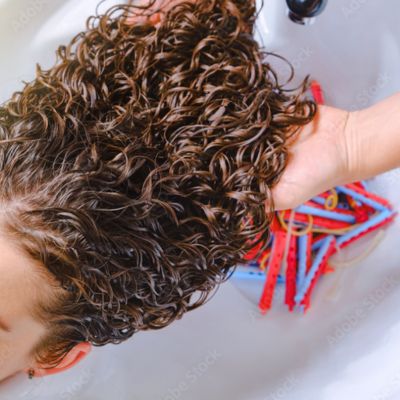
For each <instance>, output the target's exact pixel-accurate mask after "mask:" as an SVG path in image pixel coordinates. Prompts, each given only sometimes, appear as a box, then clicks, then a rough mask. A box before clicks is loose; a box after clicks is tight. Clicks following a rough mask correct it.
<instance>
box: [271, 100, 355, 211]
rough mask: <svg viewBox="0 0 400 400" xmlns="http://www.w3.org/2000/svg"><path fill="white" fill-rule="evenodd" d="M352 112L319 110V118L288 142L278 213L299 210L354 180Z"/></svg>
mask: <svg viewBox="0 0 400 400" xmlns="http://www.w3.org/2000/svg"><path fill="white" fill-rule="evenodd" d="M352 119H353V115H352V113H351V112H348V111H344V110H341V109H338V108H334V107H328V106H322V105H320V106H318V111H317V114H316V116H315V118H314V119H313V120H312V121H311V122H310V123H309V124H307V125H305V126H304V127H302V128H301V130H300V131H299V133H298V135H297V136H296V137H295V138H294V139H290V140H289V141H288V149H289V161H288V165H287V167H286V169H285V170H284V172H283V174H282V176H281V178H280V180H279V182H278V183H277V184H276V185H275V186H274V187H273V188H272V197H273V200H274V209H275V210H286V209H289V208H295V207H297V206H299V205H300V204H302V203H304V202H305V201H307V200H309V199H310V198H312V197H314V196H316V195H318V194H320V193H322V192H324V191H326V190H328V189H331V188H332V187H334V186H337V185H339V184H345V183H349V182H351V181H352V180H353V176H352V160H351V157H352V154H353V151H352V150H351V140H349V132H350V131H351V127H350V124H352Z"/></svg>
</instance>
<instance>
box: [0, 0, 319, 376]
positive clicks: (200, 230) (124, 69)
mask: <svg viewBox="0 0 400 400" xmlns="http://www.w3.org/2000/svg"><path fill="white" fill-rule="evenodd" d="M135 10H136V9H135V7H134V6H127V5H118V6H114V7H112V8H110V9H109V10H108V11H107V12H106V13H105V14H103V15H101V16H99V17H96V18H94V17H92V18H90V19H89V20H88V24H87V30H86V31H85V32H82V33H80V34H79V35H77V36H76V37H75V38H74V39H73V40H72V41H71V43H70V44H69V45H68V46H61V47H59V49H58V50H57V56H58V59H57V62H56V64H55V65H54V67H52V68H51V69H49V70H47V71H44V70H42V69H41V68H40V67H39V66H38V67H37V74H36V78H35V79H34V80H33V81H32V82H30V83H26V84H25V87H24V88H23V89H22V90H21V91H20V92H17V93H14V94H13V96H12V97H11V98H10V100H9V101H8V102H6V103H5V104H3V106H2V107H0V187H1V191H0V204H1V208H2V212H1V216H2V218H1V226H0V228H1V232H2V236H1V237H2V238H4V242H2V243H3V245H4V246H5V247H6V248H7V249H8V251H9V252H10V259H9V260H8V261H6V259H4V260H2V261H3V264H4V265H2V267H4V273H2V278H0V280H3V281H2V282H1V284H2V285H3V284H5V282H7V279H9V278H8V276H10V277H11V278H12V277H14V280H11V278H10V282H9V284H7V287H8V293H9V296H8V297H7V296H5V297H4V299H3V298H1V303H0V307H1V308H0V312H1V310H2V309H7V307H8V303H9V304H12V303H13V301H14V300H15V299H16V298H17V297H18V299H17V300H15V301H17V302H19V303H18V304H19V307H20V312H19V311H18V310H17V308H16V309H15V311H12V310H13V307H11V306H10V307H9V313H8V314H9V316H8V318H10V320H11V319H12V320H14V321H16V323H18V321H19V320H20V319H19V315H20V316H21V321H22V318H23V315H25V317H24V318H27V319H29V321H30V322H29V323H32V327H33V326H35V332H36V333H35V335H34V338H33V337H31V338H30V339H29V340H30V342H29V343H26V344H25V347H26V348H25V349H24V357H22V356H21V357H22V358H21V362H20V363H19V364H18V365H16V366H15V371H16V370H18V368H19V369H22V368H28V367H34V368H37V369H39V371H41V372H40V374H41V373H43V374H44V373H45V371H46V368H48V369H47V371H50V373H52V372H56V371H58V370H62V368H60V366H71V365H73V364H74V363H75V362H76V361H77V360H79V359H80V358H81V357H82V356H83V355H84V354H86V353H87V352H88V351H89V349H90V344H93V345H98V346H100V345H105V344H107V343H120V342H122V341H124V340H126V339H128V338H129V337H131V336H132V335H133V334H134V333H136V332H138V331H141V330H147V329H160V328H163V327H165V326H167V325H168V324H170V323H171V322H173V321H174V320H176V319H179V318H181V317H182V315H183V314H184V313H185V312H187V311H190V310H193V309H195V308H197V307H199V306H200V305H202V304H204V302H205V301H206V300H207V299H209V298H210V296H209V295H210V293H211V292H212V291H213V290H214V289H216V288H217V287H218V285H219V284H220V283H221V282H223V281H225V280H226V279H227V278H228V277H229V276H230V273H231V272H233V268H234V266H235V265H236V264H237V263H239V262H240V261H241V260H242V259H243V256H244V255H245V254H246V253H247V251H248V250H249V249H250V248H252V247H253V246H255V245H256V244H258V243H260V242H266V241H267V239H268V238H269V229H268V228H269V225H270V222H271V214H270V213H269V212H267V211H271V210H272V209H273V202H272V199H271V192H270V189H271V187H272V186H273V185H274V184H275V183H276V182H277V180H278V179H279V177H280V175H281V173H282V171H283V169H284V167H285V165H286V162H287V149H286V147H285V143H286V140H287V139H288V138H289V137H290V136H292V135H294V134H295V133H296V132H297V131H298V128H300V127H301V126H302V125H304V124H306V123H308V122H309V121H310V120H311V119H312V118H313V116H314V114H315V104H314V103H313V102H311V101H309V100H307V99H306V98H305V97H304V91H305V89H306V82H304V85H303V86H302V87H300V88H299V89H298V90H293V91H290V90H287V89H286V88H284V87H283V86H282V85H281V84H280V83H279V82H278V79H277V75H276V73H275V71H274V70H273V69H272V67H271V66H270V65H269V57H272V55H270V54H268V53H266V52H264V51H262V49H260V48H259V46H258V44H257V42H256V41H255V40H254V39H253V37H252V34H251V32H252V31H253V24H254V20H255V17H256V16H255V8H254V4H253V3H251V2H249V0H198V1H196V2H195V3H193V2H192V1H188V2H183V3H182V4H178V5H176V6H175V7H174V8H172V9H170V10H169V11H168V13H167V14H166V15H165V16H164V18H163V19H162V21H161V23H160V24H159V25H158V26H157V28H155V27H154V26H152V25H150V24H149V23H145V22H143V23H138V24H134V25H128V24H126V23H124V19H123V18H122V17H121V12H126V13H127V12H129V13H133V12H135ZM8 244H10V247H9V246H8ZM11 244H12V246H13V247H11ZM11 249H12V250H11ZM262 250H263V248H261V249H260V251H262ZM11 253H12V254H11ZM4 276H6V278H4ZM25 281H26V282H27V283H26V285H24V283H23V282H25ZM28 288H29V290H28ZM18 290H21V291H22V295H21V296H19V295H18V293H19V292H18ZM14 297H15V299H14V300H13V298H14ZM25 297H26V298H25ZM23 300H24V301H23ZM28 306H29V307H28ZM11 314H12V315H11ZM0 317H1V314H0ZM21 324H22V322H21ZM33 324H34V325H33ZM21 332H22V331H21ZM34 339H35V340H34ZM15 343H17V342H16V338H15ZM10 346H11V347H12V344H10ZM28 347H29V348H30V350H29V353H28ZM28 355H29V357H30V358H29V359H30V360H31V361H30V362H29V363H28V362H27V361H26V360H27V359H28ZM22 360H25V362H26V364H28V365H25V366H24V365H22V364H23V363H24V362H23V361H22ZM61 360H63V361H61ZM63 363H64V364H63ZM57 366H58V369H54V368H56V367H57ZM40 367H43V369H40ZM15 371H11V370H10V371H8V373H12V372H15ZM6 374H7V373H3V372H2V371H0V378H2V377H5V376H6Z"/></svg>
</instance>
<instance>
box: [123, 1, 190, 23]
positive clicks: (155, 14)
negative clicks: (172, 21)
mask: <svg viewBox="0 0 400 400" xmlns="http://www.w3.org/2000/svg"><path fill="white" fill-rule="evenodd" d="M184 1H186V2H189V3H194V2H195V1H196V0H140V1H136V2H134V4H135V5H138V6H141V7H147V6H148V5H150V4H151V6H150V7H149V8H148V9H147V8H144V9H142V10H140V9H139V8H138V9H137V14H139V15H132V16H128V17H127V18H126V21H125V22H126V23H127V24H135V23H138V22H146V21H148V22H150V23H151V24H153V25H155V26H157V25H158V24H159V23H160V21H161V18H162V14H163V13H166V12H167V11H168V10H170V9H171V8H173V7H175V6H176V5H177V4H179V3H182V2H184ZM140 14H143V15H140Z"/></svg>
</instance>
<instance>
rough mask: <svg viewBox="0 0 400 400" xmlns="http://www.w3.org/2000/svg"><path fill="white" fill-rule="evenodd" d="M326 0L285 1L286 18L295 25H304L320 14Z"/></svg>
mask: <svg viewBox="0 0 400 400" xmlns="http://www.w3.org/2000/svg"><path fill="white" fill-rule="evenodd" d="M327 2H328V0H286V4H287V6H288V9H289V10H288V16H289V18H290V19H291V20H292V21H293V22H296V23H297V24H301V25H306V24H308V23H310V22H311V21H312V20H313V19H314V17H316V16H317V15H319V14H321V12H322V11H324V8H325V7H326V3H327Z"/></svg>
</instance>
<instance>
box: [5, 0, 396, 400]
mask: <svg viewBox="0 0 400 400" xmlns="http://www.w3.org/2000/svg"><path fill="white" fill-rule="evenodd" d="M113 3H117V2H116V1H114V2H112V1H110V2H106V4H107V5H111V4H113ZM383 3H384V4H385V8H384V9H383V7H382V4H383ZM96 4H97V1H95V0H85V2H83V1H81V0H69V1H66V0H51V1H50V0H47V1H46V0H36V1H35V0H0V34H1V35H0V38H1V39H0V54H2V59H1V62H0V101H4V100H6V99H7V98H8V97H9V96H10V95H11V93H12V91H14V90H18V89H20V88H21V87H22V84H21V82H20V81H21V79H24V80H30V79H32V78H33V76H34V67H35V63H36V62H39V63H41V65H42V66H44V67H47V66H50V65H51V64H52V63H53V60H54V50H55V48H56V47H57V45H58V44H61V43H66V42H68V41H69V39H70V37H71V36H72V35H73V34H74V33H77V32H79V31H80V30H82V29H83V28H84V21H85V19H86V17H87V16H88V15H90V14H93V12H94V10H95V6H96ZM265 8H266V12H265V13H264V14H262V15H261V16H260V18H261V19H260V21H259V25H258V27H259V29H260V28H261V27H265V28H266V29H267V30H268V31H267V32H264V33H261V31H260V30H259V33H260V35H261V36H259V39H260V40H263V42H264V44H265V45H266V47H267V50H269V51H275V52H277V53H279V54H281V55H283V56H285V57H287V58H288V59H289V60H290V61H291V62H292V63H293V64H294V66H295V68H296V77H297V81H295V82H294V84H293V86H294V85H295V83H298V82H299V81H300V80H301V79H302V78H303V77H304V76H305V75H307V74H311V75H312V77H313V78H315V79H317V80H319V81H320V83H321V85H322V87H323V89H324V90H325V98H326V102H327V103H328V104H331V105H335V106H340V107H343V108H351V109H357V108H362V107H365V106H367V105H369V104H372V103H374V102H376V101H378V100H380V99H382V98H384V97H386V96H388V95H390V94H392V93H394V92H396V91H398V90H400V24H399V23H398V16H399V14H400V3H399V2H398V1H397V0H386V1H385V2H382V1H380V2H378V1H365V0H351V1H349V0H329V2H328V5H327V7H326V9H325V11H324V12H323V14H322V15H321V16H319V17H317V19H316V20H315V23H314V24H313V25H311V26H300V25H295V24H294V23H293V22H291V21H289V19H288V18H287V17H286V8H285V2H284V0H265ZM280 65H282V66H284V64H282V63H281V64H280ZM279 68H280V67H279ZM286 71H287V70H286ZM281 73H282V76H283V75H284V74H285V70H283V69H282V70H281ZM399 117H400V116H399ZM378 134H379V132H377V135H378ZM369 185H370V188H371V189H374V190H376V191H377V192H378V193H379V194H380V195H383V196H385V197H387V198H388V199H390V200H391V201H392V203H393V204H394V205H395V207H396V209H397V210H399V209H400V173H399V171H397V170H396V171H392V172H390V173H387V174H384V175H381V176H379V177H378V178H375V179H373V180H371V181H370V182H369ZM399 238H400V222H399V219H397V220H396V221H395V223H394V224H392V225H391V226H390V227H389V228H388V229H387V230H386V233H385V236H384V238H383V240H382V241H381V242H380V244H379V245H378V247H377V248H376V250H375V251H374V252H373V253H372V254H371V255H370V256H369V257H368V258H367V259H365V260H364V261H363V262H362V263H360V264H359V265H357V266H354V267H351V268H349V269H348V270H343V271H340V272H339V271H337V272H335V273H334V274H331V275H329V276H324V277H323V278H322V280H321V281H320V282H318V285H317V287H316V289H315V292H314V293H313V297H312V302H311V308H310V310H309V311H308V313H307V314H306V315H301V314H299V313H293V314H291V313H289V312H288V311H287V309H286V308H285V307H284V306H283V304H282V301H280V299H279V296H281V295H282V291H280V292H278V296H277V297H276V298H275V299H274V305H273V309H272V310H271V311H270V313H268V314H267V315H266V316H261V315H259V313H258V310H257V301H258V298H259V295H260V294H261V288H262V286H261V285H260V284H259V283H258V284H257V283H255V282H243V281H241V282H238V281H237V280H235V279H232V280H231V281H229V282H227V283H225V284H224V285H222V286H221V287H220V288H219V290H218V292H217V294H216V295H215V297H214V298H213V299H212V300H211V301H210V302H209V303H207V304H206V305H205V306H203V307H202V308H200V309H199V310H196V311H194V312H192V313H188V314H187V315H185V316H184V317H183V318H182V320H179V321H176V322H175V323H174V324H172V325H171V326H170V327H168V328H166V329H164V330H161V331H154V332H144V333H142V334H138V335H136V336H134V337H133V338H132V339H131V340H130V341H128V342H127V343H124V344H122V345H118V346H106V347H104V348H96V349H94V351H93V352H92V354H91V355H90V356H89V358H88V359H86V360H84V361H82V362H81V363H80V364H79V365H78V366H76V367H75V368H74V369H72V370H71V371H68V372H65V373H64V374H61V375H59V376H56V375H55V376H50V377H48V378H45V379H33V381H32V382H30V381H28V379H26V377H25V376H22V375H21V376H16V377H15V379H12V380H11V381H9V382H8V383H7V385H5V386H3V387H0V399H29V400H34V399H40V400H49V399H55V398H60V399H69V400H74V399H79V400H92V399H93V400H94V399H96V400H106V399H107V400H108V399H110V398H111V396H112V398H116V399H119V400H136V399H140V400H171V399H173V400H177V399H185V400H200V399H201V400H203V399H204V398H206V399H210V400H214V399H215V400H216V399H229V400H272V399H280V400H281V399H285V400H289V399H293V400H302V399H307V400H314V399H315V400H333V399H335V400H336V399H337V398H340V399H353V398H365V397H367V396H370V397H371V398H385V399H392V398H393V399H395V398H399V396H400V383H399V379H398V377H399V372H400V365H398V361H397V360H398V350H399V348H400V315H399V311H398V309H399V305H400V246H399V245H398V243H399ZM373 396H376V397H373ZM378 396H381V397H378ZM382 396H383V397H382ZM368 398H369V397H368Z"/></svg>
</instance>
